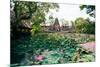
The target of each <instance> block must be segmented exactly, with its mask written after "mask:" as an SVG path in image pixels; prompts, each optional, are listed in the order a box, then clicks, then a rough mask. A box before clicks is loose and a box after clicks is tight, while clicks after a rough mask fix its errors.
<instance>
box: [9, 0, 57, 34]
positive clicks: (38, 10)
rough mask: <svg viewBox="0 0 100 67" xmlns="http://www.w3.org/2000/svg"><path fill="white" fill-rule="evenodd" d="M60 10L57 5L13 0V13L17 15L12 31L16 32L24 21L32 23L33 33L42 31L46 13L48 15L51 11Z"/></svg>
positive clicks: (12, 24)
mask: <svg viewBox="0 0 100 67" xmlns="http://www.w3.org/2000/svg"><path fill="white" fill-rule="evenodd" d="M58 8H59V5H58V4H56V3H44V2H27V1H15V0H11V9H12V10H11V11H13V12H14V14H15V15H14V17H15V22H14V23H12V22H11V29H14V30H15V28H18V25H19V24H20V22H21V21H22V20H28V21H30V22H32V32H34V33H35V32H36V31H38V30H39V29H40V23H42V22H44V21H45V15H46V13H48V12H49V10H50V9H58ZM11 19H12V18H11ZM13 27H14V28H13Z"/></svg>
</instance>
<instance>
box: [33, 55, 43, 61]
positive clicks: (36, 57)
mask: <svg viewBox="0 0 100 67" xmlns="http://www.w3.org/2000/svg"><path fill="white" fill-rule="evenodd" d="M35 59H36V60H37V61H43V59H44V56H43V55H37V56H35Z"/></svg>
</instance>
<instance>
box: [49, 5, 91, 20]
mask: <svg viewBox="0 0 100 67" xmlns="http://www.w3.org/2000/svg"><path fill="white" fill-rule="evenodd" d="M79 6H80V5H72V4H71V5H70V4H59V10H58V11H57V12H56V10H50V12H49V13H48V14H47V16H49V15H53V17H55V18H56V17H57V18H58V19H59V20H61V19H65V20H67V21H71V20H72V21H74V20H75V19H76V18H78V17H83V18H87V17H89V18H90V19H91V20H93V18H92V17H90V16H89V15H88V14H86V9H84V10H80V8H79ZM47 20H48V19H47Z"/></svg>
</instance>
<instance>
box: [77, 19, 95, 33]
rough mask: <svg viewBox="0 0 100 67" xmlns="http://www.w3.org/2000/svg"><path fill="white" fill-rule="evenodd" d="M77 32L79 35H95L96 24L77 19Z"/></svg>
mask: <svg viewBox="0 0 100 67" xmlns="http://www.w3.org/2000/svg"><path fill="white" fill-rule="evenodd" d="M75 31H76V32H77V33H86V34H95V22H92V21H90V20H87V19H83V18H77V19H76V20H75Z"/></svg>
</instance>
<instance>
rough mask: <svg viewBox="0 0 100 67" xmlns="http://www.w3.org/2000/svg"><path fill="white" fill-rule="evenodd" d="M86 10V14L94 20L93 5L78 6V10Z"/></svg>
mask: <svg viewBox="0 0 100 67" xmlns="http://www.w3.org/2000/svg"><path fill="white" fill-rule="evenodd" d="M84 8H86V13H87V14H89V15H90V16H91V17H94V18H95V5H80V9H81V10H83V9H84Z"/></svg>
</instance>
